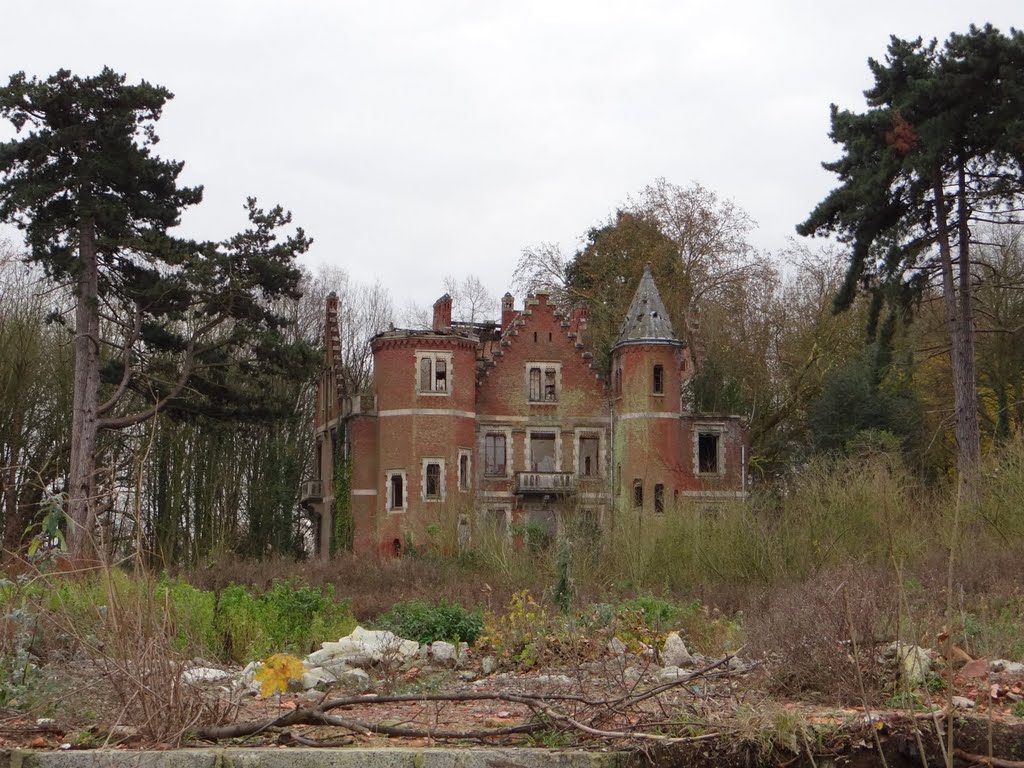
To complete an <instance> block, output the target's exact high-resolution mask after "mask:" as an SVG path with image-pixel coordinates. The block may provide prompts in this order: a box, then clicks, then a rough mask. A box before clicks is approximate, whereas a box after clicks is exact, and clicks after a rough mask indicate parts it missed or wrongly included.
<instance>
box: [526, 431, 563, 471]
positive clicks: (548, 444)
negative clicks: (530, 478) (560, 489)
mask: <svg viewBox="0 0 1024 768" xmlns="http://www.w3.org/2000/svg"><path fill="white" fill-rule="evenodd" d="M530 470H531V471H532V472H557V471H558V470H557V462H556V460H555V436H554V434H552V433H549V432H542V433H536V432H535V433H532V434H531V435H530Z"/></svg>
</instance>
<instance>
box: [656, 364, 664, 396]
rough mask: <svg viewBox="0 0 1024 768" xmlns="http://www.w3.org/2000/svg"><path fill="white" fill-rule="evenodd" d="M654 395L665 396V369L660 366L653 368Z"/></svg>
mask: <svg viewBox="0 0 1024 768" xmlns="http://www.w3.org/2000/svg"><path fill="white" fill-rule="evenodd" d="M653 389H654V394H656V395H663V394H665V369H664V367H662V366H660V365H656V366H654V387H653Z"/></svg>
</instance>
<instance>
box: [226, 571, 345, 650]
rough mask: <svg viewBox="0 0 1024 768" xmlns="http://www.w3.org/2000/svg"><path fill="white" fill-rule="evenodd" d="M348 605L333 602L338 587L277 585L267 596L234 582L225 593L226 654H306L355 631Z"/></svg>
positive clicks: (281, 583)
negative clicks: (321, 644) (326, 641)
mask: <svg viewBox="0 0 1024 768" xmlns="http://www.w3.org/2000/svg"><path fill="white" fill-rule="evenodd" d="M355 625H356V623H355V619H354V618H353V617H352V612H351V610H350V606H349V603H348V602H347V601H342V602H339V601H337V600H335V599H334V589H333V588H332V587H331V586H327V587H325V588H323V589H321V588H319V587H309V586H296V585H292V584H289V583H287V582H282V581H277V582H274V585H273V586H272V587H271V588H270V590H269V591H267V592H265V593H262V594H261V593H259V592H251V591H250V590H249V589H248V588H246V587H243V586H241V585H238V584H232V585H231V586H229V587H226V588H225V589H223V590H222V591H221V593H220V600H219V602H218V607H217V628H218V630H219V632H220V633H221V635H222V636H223V638H224V649H225V652H226V653H227V654H228V655H229V656H230V657H231V658H233V659H234V660H236V661H251V660H253V659H259V658H264V657H266V656H269V655H270V654H272V653H286V652H290V653H297V654H306V653H309V652H310V651H311V650H313V649H314V648H315V647H316V646H318V645H319V644H320V643H322V642H324V641H325V640H337V639H338V638H339V637H343V636H345V635H347V634H349V633H350V632H351V631H352V630H353V629H355Z"/></svg>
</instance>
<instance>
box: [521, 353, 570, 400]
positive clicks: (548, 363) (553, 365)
mask: <svg viewBox="0 0 1024 768" xmlns="http://www.w3.org/2000/svg"><path fill="white" fill-rule="evenodd" d="M535 369H537V370H539V371H540V391H539V393H538V394H539V399H534V398H533V396H532V395H533V393H532V392H531V388H530V376H531V372H532V371H533V370H535ZM548 371H554V378H555V392H554V397H553V398H552V399H550V400H549V399H547V397H546V396H545V394H544V388H545V386H546V384H545V381H546V379H547V372H548ZM523 384H524V387H525V390H526V401H527V402H528V403H529V404H530V405H557V404H558V401H559V399H560V397H561V394H562V363H561V361H558V360H528V361H527V362H526V363H524V364H523Z"/></svg>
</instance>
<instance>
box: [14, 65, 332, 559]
mask: <svg viewBox="0 0 1024 768" xmlns="http://www.w3.org/2000/svg"><path fill="white" fill-rule="evenodd" d="M171 98H172V94H171V93H170V92H169V91H167V90H166V89H165V88H162V87H159V86H155V85H151V84H149V83H146V82H145V81H143V82H141V83H139V84H137V85H128V84H126V83H125V77H124V76H123V75H120V74H117V73H115V72H113V71H112V70H110V69H106V68H105V69H104V70H103V71H102V72H101V73H100V74H99V75H97V76H95V77H87V78H80V77H78V76H75V75H72V74H71V73H70V72H68V71H67V70H60V71H59V72H57V73H56V74H55V75H52V76H51V77H49V78H47V79H46V80H42V81H40V80H38V79H36V78H32V79H28V78H26V76H25V74H24V73H18V74H16V75H13V76H12V77H11V78H10V82H9V84H8V85H7V86H6V87H4V88H0V115H2V116H3V117H5V118H7V119H9V120H10V121H11V122H12V123H13V124H14V127H15V128H16V129H17V130H18V132H19V134H22V133H23V134H24V135H23V136H21V137H19V138H16V139H13V140H11V141H8V142H6V143H3V144H0V221H8V222H14V223H15V224H16V225H17V226H18V227H19V228H21V229H22V230H23V231H24V232H25V238H26V243H27V245H28V248H29V252H28V259H29V261H31V262H34V263H38V264H40V265H42V266H43V268H44V269H45V271H46V273H47V275H48V276H49V277H50V278H52V279H54V280H56V281H60V282H71V283H73V284H74V286H75V322H74V333H75V345H74V346H75V373H74V388H73V391H74V398H73V418H72V435H71V455H70V465H69V466H70V469H69V478H68V487H67V495H68V505H67V512H68V515H69V517H70V520H71V522H72V531H71V533H70V536H69V542H70V548H71V552H72V555H73V556H82V555H87V554H89V548H90V546H91V544H90V542H91V533H92V529H93V526H94V523H95V517H96V497H97V477H96V471H95V468H96V456H97V448H98V437H99V435H100V433H101V431H104V430H110V431H113V430H120V429H125V428H129V427H132V426H134V425H136V424H139V423H140V422H142V421H145V420H147V419H150V418H152V417H153V416H155V415H156V414H158V413H161V412H164V411H168V412H171V411H174V412H178V413H181V414H190V413H202V414H206V415H212V416H215V417H258V416H261V415H266V414H268V413H270V412H272V411H273V397H272V395H273V393H272V392H269V393H268V391H267V390H266V389H265V387H264V386H263V384H264V379H263V376H264V375H266V374H267V373H268V372H269V373H273V372H281V371H283V370H287V369H289V368H290V367H293V366H294V367H298V368H299V369H300V370H303V367H304V366H306V367H308V366H309V365H310V364H311V362H312V356H311V355H310V354H309V352H308V350H307V349H305V348H304V347H303V346H302V345H296V344H288V343H287V342H286V341H285V339H284V337H283V336H282V334H281V333H280V331H281V329H282V327H283V326H284V324H285V320H284V318H283V317H281V316H280V315H279V314H278V312H277V311H275V308H274V302H275V300H277V299H279V298H295V297H297V295H298V287H297V286H298V281H299V277H300V274H299V271H298V269H297V267H296V266H295V264H294V258H295V256H296V255H297V254H299V253H302V252H304V251H305V250H306V249H307V248H308V247H309V244H310V240H309V239H308V238H306V236H305V234H304V233H303V232H302V230H301V229H299V230H297V231H296V232H295V233H294V234H292V235H289V236H287V237H285V238H284V239H279V238H280V235H279V234H278V230H279V229H280V228H281V227H284V226H286V225H288V224H289V223H290V214H288V213H286V212H285V211H283V210H282V209H281V208H279V207H278V208H273V209H271V210H269V211H265V210H262V209H260V208H259V207H258V206H257V204H256V202H255V200H252V199H250V200H249V202H248V211H249V218H250V222H251V227H250V228H249V229H248V230H247V231H245V232H243V233H241V234H239V235H236V236H234V237H232V238H230V239H229V240H227V241H225V242H223V243H219V244H217V243H194V242H189V241H185V240H181V239H178V238H174V237H172V236H171V235H169V234H168V230H169V229H170V228H172V227H174V226H175V225H176V224H178V222H179V219H180V215H181V211H182V210H183V209H184V208H185V207H187V206H189V205H194V204H196V203H198V202H200V200H201V197H202V190H201V188H198V187H191V188H190V187H180V186H179V185H178V182H177V178H178V175H179V174H180V172H181V169H182V167H183V164H182V163H180V162H173V161H167V160H162V159H160V158H159V157H157V156H155V155H153V154H152V147H153V145H155V144H156V143H157V141H158V139H157V136H156V133H155V129H154V126H155V122H156V121H157V120H158V119H159V118H160V115H161V112H162V109H163V107H164V105H165V104H166V102H167V101H168V100H169V99H171ZM104 380H107V381H108V383H109V384H110V385H111V386H110V387H109V388H108V389H109V391H108V392H104V393H103V394H104V395H105V397H103V398H102V399H101V387H102V385H103V383H104ZM268 395H270V397H269V398H268Z"/></svg>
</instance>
